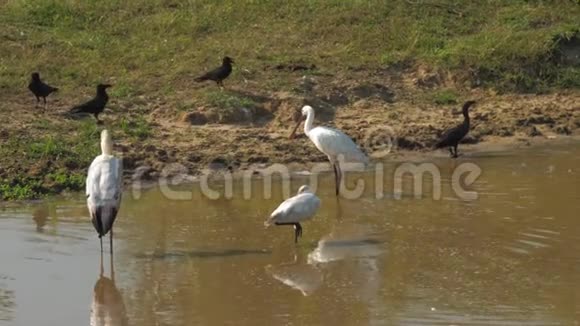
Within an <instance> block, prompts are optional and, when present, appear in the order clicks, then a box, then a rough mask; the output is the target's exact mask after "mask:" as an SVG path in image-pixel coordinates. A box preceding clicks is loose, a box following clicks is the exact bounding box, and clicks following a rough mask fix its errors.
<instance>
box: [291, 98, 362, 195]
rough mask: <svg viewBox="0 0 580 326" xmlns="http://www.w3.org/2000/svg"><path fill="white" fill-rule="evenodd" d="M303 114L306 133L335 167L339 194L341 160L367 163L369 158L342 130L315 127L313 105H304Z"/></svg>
mask: <svg viewBox="0 0 580 326" xmlns="http://www.w3.org/2000/svg"><path fill="white" fill-rule="evenodd" d="M302 115H303V116H305V117H306V122H305V123H304V133H305V134H306V136H308V138H310V140H311V141H312V142H313V143H314V146H316V148H318V150H319V151H321V152H322V153H324V154H326V156H328V160H329V161H330V164H331V165H332V167H333V169H334V174H335V181H336V194H337V195H338V193H339V189H340V182H341V180H342V171H341V169H340V161H341V160H343V161H345V162H349V163H364V164H367V163H368V162H369V159H368V157H367V156H366V155H365V154H364V153H363V152H362V151H361V150H360V148H358V146H357V145H356V144H355V142H354V141H353V140H352V139H351V138H350V137H348V136H347V135H346V134H345V133H343V132H342V131H340V130H337V129H333V128H328V127H323V126H318V127H313V124H314V109H313V108H312V107H311V106H309V105H306V106H304V107H303V108H302ZM299 125H300V122H299V123H298V125H296V127H295V128H294V131H293V132H292V135H291V136H290V137H293V136H294V134H295V133H296V130H297V129H298V126H299Z"/></svg>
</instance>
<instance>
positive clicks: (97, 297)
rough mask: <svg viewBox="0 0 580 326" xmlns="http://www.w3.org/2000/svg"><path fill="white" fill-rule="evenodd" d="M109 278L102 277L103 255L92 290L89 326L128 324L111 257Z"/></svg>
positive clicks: (119, 325) (120, 325)
mask: <svg viewBox="0 0 580 326" xmlns="http://www.w3.org/2000/svg"><path fill="white" fill-rule="evenodd" d="M110 276H111V277H110V278H108V277H106V276H104V268H103V255H102V254H101V268H100V274H99V279H98V280H97V283H95V287H94V290H93V303H92V305H91V319H90V326H125V325H128V324H129V321H128V319H127V312H126V310H125V304H124V302H123V297H122V296H121V292H119V289H117V286H116V285H115V268H114V265H113V255H111V275H110Z"/></svg>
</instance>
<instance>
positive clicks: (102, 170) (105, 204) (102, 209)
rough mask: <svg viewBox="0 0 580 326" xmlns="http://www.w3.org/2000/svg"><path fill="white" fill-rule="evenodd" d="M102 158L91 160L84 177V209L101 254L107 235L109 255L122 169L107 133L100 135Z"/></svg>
mask: <svg viewBox="0 0 580 326" xmlns="http://www.w3.org/2000/svg"><path fill="white" fill-rule="evenodd" d="M101 151H102V154H101V155H99V156H97V157H95V159H94V160H93V163H91V166H90V167H89V173H88V176H87V206H88V208H89V212H90V214H91V221H92V222H93V226H94V227H95V230H96V231H97V233H98V234H99V240H100V241H101V252H103V239H102V237H103V236H104V235H106V234H107V233H108V232H109V231H111V234H110V239H111V248H110V249H111V254H112V253H113V223H114V222H115V218H116V217H117V212H118V211H119V207H120V206H121V192H122V190H121V185H122V182H123V166H122V163H121V160H120V159H118V158H116V157H114V156H113V141H112V140H111V136H110V135H109V132H108V131H107V130H103V131H102V132H101Z"/></svg>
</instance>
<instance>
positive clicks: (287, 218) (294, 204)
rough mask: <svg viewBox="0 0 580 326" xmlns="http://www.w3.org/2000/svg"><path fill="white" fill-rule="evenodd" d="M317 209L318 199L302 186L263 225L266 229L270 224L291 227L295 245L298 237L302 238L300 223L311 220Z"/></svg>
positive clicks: (306, 187)
mask: <svg viewBox="0 0 580 326" xmlns="http://www.w3.org/2000/svg"><path fill="white" fill-rule="evenodd" d="M318 207H320V199H318V197H316V195H315V194H313V193H312V192H311V191H310V188H309V187H308V186H306V185H304V186H302V187H300V189H298V193H297V194H296V196H294V197H290V198H288V199H286V200H285V201H284V202H283V203H282V204H280V206H278V208H276V210H275V211H274V212H273V213H272V214H271V215H270V218H268V220H267V221H266V222H265V223H264V225H265V226H266V227H268V226H270V225H272V224H275V225H293V226H294V242H295V243H296V242H298V237H301V236H302V226H301V225H300V222H302V221H306V220H308V219H310V218H312V216H314V214H315V213H316V211H317V210H318Z"/></svg>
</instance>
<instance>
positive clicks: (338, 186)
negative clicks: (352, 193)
mask: <svg viewBox="0 0 580 326" xmlns="http://www.w3.org/2000/svg"><path fill="white" fill-rule="evenodd" d="M336 171H338V181H337V182H336V195H338V193H339V192H340V185H341V184H342V170H341V169H340V163H338V162H337V163H336Z"/></svg>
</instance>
